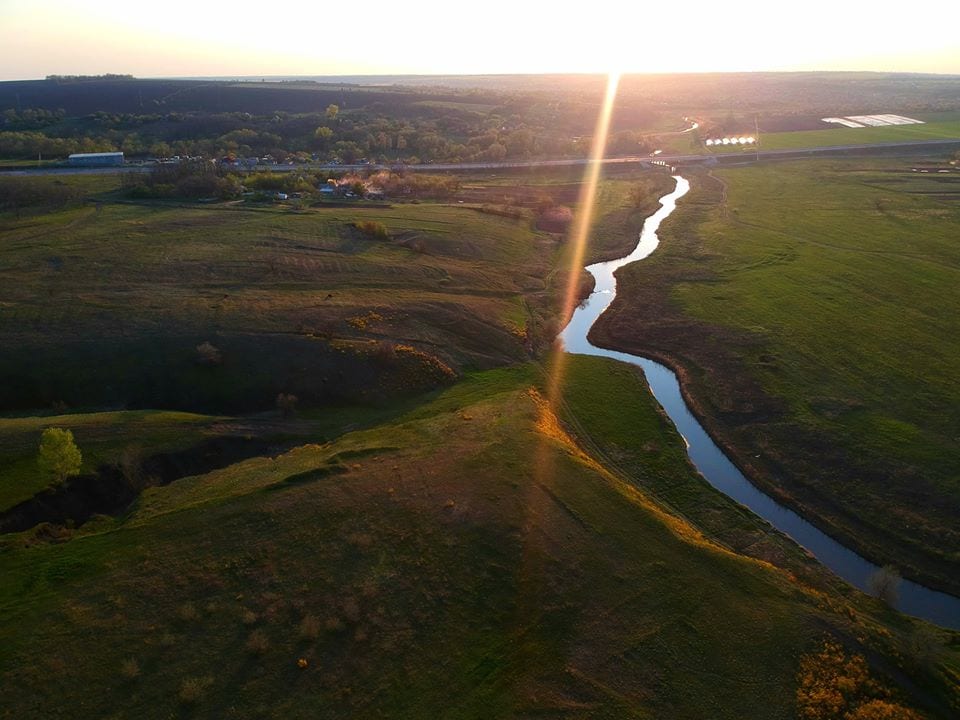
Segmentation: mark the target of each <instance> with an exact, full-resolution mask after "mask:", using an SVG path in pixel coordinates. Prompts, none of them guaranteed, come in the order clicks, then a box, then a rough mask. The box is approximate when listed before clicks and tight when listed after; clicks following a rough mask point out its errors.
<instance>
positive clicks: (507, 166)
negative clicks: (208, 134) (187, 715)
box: [0, 138, 960, 175]
mask: <svg viewBox="0 0 960 720" xmlns="http://www.w3.org/2000/svg"><path fill="white" fill-rule="evenodd" d="M937 146H942V147H945V148H946V147H952V146H960V138H957V139H944V140H911V141H907V142H886V143H867V144H864V145H830V146H820V147H813V148H803V149H791V150H759V151H757V152H751V151H747V152H742V153H722V154H705V155H662V154H661V155H656V156H653V155H633V156H629V157H616V158H604V159H603V160H601V161H600V163H601V164H602V165H645V164H652V163H657V164H666V165H690V164H702V163H724V162H749V161H751V160H753V159H755V158H758V157H759V158H778V157H779V158H789V157H807V156H810V155H831V154H840V155H842V154H847V153H851V152H869V151H871V150H891V149H897V148H900V149H907V148H918V149H919V148H924V147H930V148H934V147H937ZM590 163H591V160H589V159H587V158H568V159H564V160H518V161H513V162H487V163H423V164H420V165H402V164H399V163H393V164H387V165H374V164H369V165H328V164H317V163H313V164H308V165H265V166H258V167H257V168H256V169H258V170H272V171H274V172H290V171H292V170H332V171H365V170H393V169H398V168H402V169H403V170H405V171H409V172H450V171H460V172H467V171H471V170H513V169H520V168H538V167H543V168H548V167H577V166H583V165H588V164H590ZM152 167H153V166H152V165H125V166H123V167H106V168H69V167H55V168H35V169H30V170H2V169H0V174H2V175H103V174H111V173H117V172H149V171H150V169H151V168H152Z"/></svg>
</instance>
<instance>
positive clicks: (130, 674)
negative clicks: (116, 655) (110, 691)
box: [120, 658, 140, 680]
mask: <svg viewBox="0 0 960 720" xmlns="http://www.w3.org/2000/svg"><path fill="white" fill-rule="evenodd" d="M120 674H121V675H123V676H124V677H125V678H127V680H133V679H134V678H135V677H137V676H139V675H140V663H138V662H137V661H136V659H135V658H127V659H126V660H124V661H123V662H122V663H120Z"/></svg>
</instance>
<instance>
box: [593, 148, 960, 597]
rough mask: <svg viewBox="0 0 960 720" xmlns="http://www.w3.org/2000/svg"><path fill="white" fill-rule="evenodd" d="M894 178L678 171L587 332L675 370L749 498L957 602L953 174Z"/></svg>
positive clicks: (819, 168)
mask: <svg viewBox="0 0 960 720" xmlns="http://www.w3.org/2000/svg"><path fill="white" fill-rule="evenodd" d="M830 132H833V131H830ZM851 132H858V131H851ZM914 162H915V161H914ZM912 168H913V165H912V164H907V163H906V161H902V160H860V161H853V160H850V161H818V162H808V161H804V162H799V161H797V162H784V163H777V164H765V165H760V166H751V167H743V168H735V169H733V168H731V169H723V170H716V171H714V172H713V173H712V174H710V175H697V176H694V178H693V182H694V189H693V191H692V192H691V193H690V196H689V197H688V198H687V199H685V200H684V201H683V202H682V203H681V206H680V210H679V211H678V213H677V214H675V215H674V216H672V217H671V218H670V219H669V220H668V221H667V222H666V223H665V225H664V228H663V237H664V241H663V243H662V244H661V247H660V249H659V250H658V252H657V253H656V254H654V256H652V257H651V258H650V259H649V260H648V261H646V262H645V263H643V264H642V265H636V266H631V267H628V268H625V269H624V270H622V271H621V274H620V277H621V286H622V287H624V288H625V290H624V291H623V292H622V293H621V294H620V295H618V297H617V299H616V301H615V303H614V305H613V306H612V308H611V310H610V311H609V312H608V314H607V315H606V316H604V318H602V319H601V321H600V323H598V326H597V327H596V328H595V330H594V336H595V337H596V339H597V340H599V341H601V342H602V343H603V344H604V345H607V346H611V345H612V346H616V347H622V348H623V349H626V350H628V351H631V352H640V353H642V354H653V355H654V356H657V357H661V358H663V359H666V360H667V361H668V362H669V363H670V364H672V365H674V366H676V367H677V368H678V369H679V370H680V373H681V377H682V378H683V380H684V382H685V384H686V387H687V391H688V394H689V396H691V399H692V400H693V402H694V405H695V407H696V409H697V411H698V413H699V414H700V415H701V416H702V417H703V418H704V419H705V421H706V424H707V426H708V427H709V428H710V429H711V431H712V432H713V433H714V434H715V435H716V436H718V437H719V438H720V440H721V441H722V442H723V443H724V444H725V445H726V446H727V447H728V448H730V449H732V452H733V454H734V457H735V458H736V460H737V462H738V464H740V465H741V466H742V467H744V468H745V469H746V470H747V471H748V472H749V474H750V475H751V477H753V478H754V479H756V481H757V482H758V483H760V484H761V485H762V486H763V487H764V488H765V489H767V490H768V491H770V492H773V493H774V494H775V495H776V496H778V497H779V498H780V499H782V500H784V501H786V502H787V503H788V504H793V505H794V506H796V507H799V508H801V509H802V511H803V513H804V514H805V515H806V516H807V517H810V518H813V519H814V520H815V521H816V522H817V523H818V524H819V525H821V527H823V528H825V529H826V530H827V531H828V532H830V533H831V534H834V535H835V536H837V537H840V538H844V539H845V541H846V540H848V541H850V542H851V543H852V544H853V545H854V546H855V547H858V548H860V549H861V551H862V552H863V553H864V554H867V555H868V556H869V557H872V558H874V559H875V561H877V562H879V563H881V564H885V563H890V564H893V565H896V566H897V567H899V568H901V570H902V571H903V572H904V573H905V574H909V575H910V576H912V577H917V578H921V579H923V580H925V581H927V582H930V583H932V584H935V585H938V586H940V587H942V588H945V589H947V590H952V591H953V592H957V591H958V589H960V586H958V585H957V582H956V581H957V576H956V573H955V568H956V562H957V558H958V557H960V536H958V535H957V533H956V523H955V518H956V516H957V512H958V510H960V476H958V475H957V468H960V455H958V453H957V448H956V443H955V438H956V437H957V436H958V433H960V416H958V415H957V412H956V409H957V407H960V384H958V383H957V377H958V376H960V366H958V361H957V357H958V353H957V350H958V348H957V347H956V340H955V338H957V337H960V326H958V324H957V318H958V317H960V313H958V310H960V308H958V307H957V295H956V292H955V288H956V284H957V274H958V272H960V270H958V268H960V255H958V250H957V247H956V243H955V237H956V227H957V223H958V221H960V204H958V198H960V178H957V177H954V176H953V175H952V174H948V175H946V176H931V175H923V174H919V173H915V172H912Z"/></svg>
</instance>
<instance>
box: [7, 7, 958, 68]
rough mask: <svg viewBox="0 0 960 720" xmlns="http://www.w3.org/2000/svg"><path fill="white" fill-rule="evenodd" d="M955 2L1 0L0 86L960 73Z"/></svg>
mask: <svg viewBox="0 0 960 720" xmlns="http://www.w3.org/2000/svg"><path fill="white" fill-rule="evenodd" d="M958 21H960V0H927V1H926V2H915V3H906V2H901V3H898V4H896V5H892V4H888V3H885V2H881V1H880V0H874V1H873V2H864V1H863V0H808V1H806V2H792V3H790V4H786V3H779V2H770V1H768V2H764V3H760V2H753V1H752V0H751V1H750V2H735V1H732V0H731V1H729V2H716V0H710V2H706V1H705V0H687V1H686V2H676V1H671V2H667V3H660V4H658V3H653V2H640V1H638V0H617V1H612V0H586V1H585V2H563V1H562V0H557V1H554V2H549V3H548V2H530V1H525V0H480V2H477V3H470V2H464V1H463V0H461V1H460V2H453V1H451V0H443V1H440V0H406V1H405V2H404V1H402V0H391V1H390V2H385V1H383V0H359V1H355V2H349V1H346V2H345V1H343V0H340V1H336V0H310V1H309V2H303V1H300V0H292V1H291V0H287V1H285V2H268V1H263V0H261V1H260V2H256V3H254V2H238V1H237V0H233V1H232V2H229V3H227V2H213V1H208V0H190V1H187V0H162V1H161V2H137V1H136V0H125V1H124V2H120V1H119V0H89V1H86V2H77V1H70V0H0V79H4V80H18V79H30V78H42V77H44V76H45V75H49V74H64V75H67V74H99V73H105V72H114V73H130V74H133V75H137V76H139V77H162V76H191V75H325V74H330V75H354V74H388V73H437V74H454V73H511V72H607V71H611V70H617V71H622V72H673V71H677V72H686V71H727V70H732V71H735V70H822V69H834V70H897V71H914V72H937V73H957V74H960V32H958V27H960V22H958Z"/></svg>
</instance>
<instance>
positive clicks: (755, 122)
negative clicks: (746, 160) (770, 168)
mask: <svg viewBox="0 0 960 720" xmlns="http://www.w3.org/2000/svg"><path fill="white" fill-rule="evenodd" d="M753 128H754V130H755V131H756V135H754V136H753V138H754V140H756V142H754V147H756V148H757V162H760V118H759V116H758V115H757V113H754V114H753Z"/></svg>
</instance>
